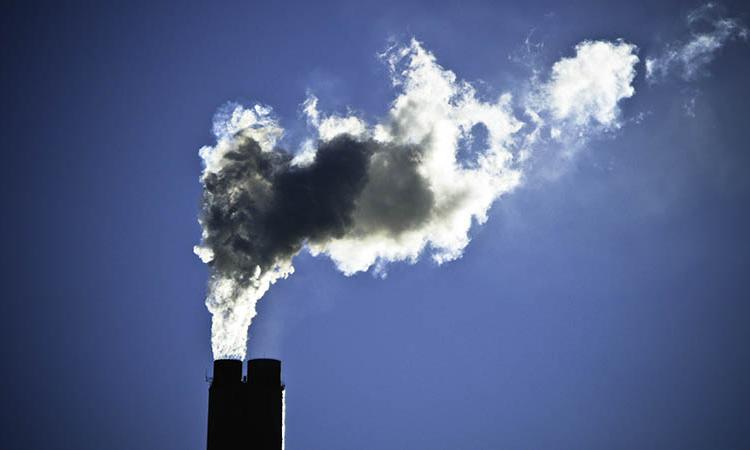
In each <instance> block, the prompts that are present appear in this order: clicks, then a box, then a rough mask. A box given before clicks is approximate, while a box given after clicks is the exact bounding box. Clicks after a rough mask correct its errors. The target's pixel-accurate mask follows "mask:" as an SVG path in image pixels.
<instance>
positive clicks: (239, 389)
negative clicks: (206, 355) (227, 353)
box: [207, 359, 284, 450]
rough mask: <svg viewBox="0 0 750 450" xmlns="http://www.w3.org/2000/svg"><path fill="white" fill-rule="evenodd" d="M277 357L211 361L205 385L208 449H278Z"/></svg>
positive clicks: (280, 404) (280, 406)
mask: <svg viewBox="0 0 750 450" xmlns="http://www.w3.org/2000/svg"><path fill="white" fill-rule="evenodd" d="M283 391H284V385H283V384H282V383H281V361H279V360H276V359H251V360H249V361H248V362H247V377H246V378H245V379H243V377H242V361H237V360H228V359H220V360H216V361H214V376H213V379H212V380H211V386H210V387H209V389H208V446H207V448H208V450H281V448H282V439H283V436H282V423H283V417H282V414H283V398H282V396H283Z"/></svg>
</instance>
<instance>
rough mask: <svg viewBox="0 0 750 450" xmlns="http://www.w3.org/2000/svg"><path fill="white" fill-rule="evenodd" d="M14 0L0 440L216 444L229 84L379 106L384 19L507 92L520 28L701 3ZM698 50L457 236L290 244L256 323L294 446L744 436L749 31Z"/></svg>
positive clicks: (5, 17) (674, 21) (646, 21)
mask: <svg viewBox="0 0 750 450" xmlns="http://www.w3.org/2000/svg"><path fill="white" fill-rule="evenodd" d="M26 3H27V2H15V4H10V5H9V4H7V3H5V4H4V5H3V6H2V9H1V10H0V58H1V59H0V60H1V61H2V68H1V69H0V81H1V83H0V93H1V96H0V99H2V121H1V122H0V126H1V127H2V133H0V143H1V144H2V152H3V162H4V166H3V169H4V170H3V176H2V177H0V180H1V181H0V183H2V196H3V199H2V200H3V205H4V207H5V213H4V214H3V220H2V227H3V236H4V240H3V254H4V257H3V258H2V259H1V260H2V269H3V270H2V273H3V286H4V287H5V289H4V294H3V298H4V300H3V302H2V303H0V305H2V306H1V308H2V310H1V312H2V313H1V315H0V317H1V320H2V324H1V326H0V333H2V336H1V337H2V342H3V345H2V347H1V348H2V349H3V354H2V364H3V366H2V376H3V383H2V388H0V394H1V395H2V397H0V398H2V418H0V423H1V424H2V425H1V427H2V429H1V430H0V447H2V448H3V449H6V450H16V449H48V450H52V449H70V448H75V449H112V450H116V449H136V448H137V449H163V450H166V449H201V448H204V447H205V431H206V411H207V390H208V385H207V384H206V383H205V381H204V375H205V372H206V370H207V369H208V368H209V367H210V361H211V355H210V342H209V326H210V315H209V313H208V312H207V311H206V309H205V307H204V306H203V294H204V292H205V279H206V268H205V266H204V265H203V264H202V263H201V262H200V261H199V260H198V258H197V257H195V256H194V255H193V254H192V246H193V245H194V244H196V243H197V242H198V240H199V237H200V229H199V226H198V224H197V222H196V215H197V212H198V203H199V197H200V185H199V183H198V176H199V173H200V170H201V167H200V161H199V158H198V154H197V151H198V149H199V148H200V147H201V146H202V145H206V144H211V143H212V142H213V137H212V135H211V132H210V131H211V119H212V116H213V114H214V112H215V111H216V109H217V108H218V107H220V106H221V105H222V104H224V103H225V102H227V101H241V102H252V101H260V102H263V103H266V104H269V105H272V106H273V107H274V108H275V111H276V113H277V114H278V116H280V117H281V119H282V123H283V125H284V126H285V127H286V128H287V129H288V130H289V131H290V139H291V140H292V141H294V139H298V138H299V137H300V136H301V133H302V132H303V131H304V121H303V120H301V119H300V117H299V104H300V103H301V102H302V101H303V100H304V98H305V93H306V90H308V89H310V90H312V91H313V92H315V93H316V94H317V95H318V96H319V97H320V101H321V108H322V109H323V110H328V111H345V108H346V107H347V106H351V107H353V108H355V109H356V110H358V111H361V112H362V113H363V114H365V115H366V116H367V117H371V118H372V117H378V116H379V115H382V114H383V112H384V111H386V110H387V108H388V104H389V102H390V101H391V99H392V98H393V93H392V91H391V89H390V86H389V81H388V76H387V72H386V70H385V68H384V66H383V65H382V64H381V63H380V62H378V60H377V58H376V57H375V55H376V53H377V52H378V51H381V50H383V49H384V48H385V46H386V44H387V41H388V39H389V38H391V37H395V38H399V39H405V38H408V37H410V36H412V35H414V36H416V37H417V38H419V39H420V40H422V41H423V42H424V43H425V46H426V47H427V48H429V49H430V50H432V51H434V52H435V54H436V55H437V57H438V60H439V61H440V63H441V64H443V65H444V66H445V67H448V68H450V69H452V70H454V71H456V72H457V74H458V75H459V76H460V77H462V78H465V79H467V80H479V79H481V80H484V81H485V82H486V83H487V86H489V87H490V90H491V91H492V90H494V91H493V92H499V91H501V90H511V91H512V90H513V89H514V86H516V85H517V84H518V82H519V81H520V80H522V79H523V78H524V77H525V76H526V75H527V74H526V72H524V70H523V68H522V67H520V66H519V65H515V64H513V63H511V62H510V61H509V60H508V55H509V54H513V53H514V52H517V51H518V49H519V48H520V45H521V44H522V42H523V40H524V38H526V36H527V35H528V34H529V32H530V30H532V29H535V30H536V31H535V32H534V36H535V37H536V38H537V39H539V40H541V41H543V42H544V45H545V47H544V51H543V53H542V55H541V57H542V59H543V62H544V63H545V65H549V64H551V63H552V62H554V61H555V60H557V59H559V58H560V57H561V56H569V55H571V54H572V51H571V48H572V46H573V45H575V44H576V43H577V42H579V41H580V40H582V39H586V38H591V39H613V38H618V37H622V38H624V39H626V40H627V41H629V42H632V43H635V44H637V45H638V46H639V48H640V55H641V56H642V57H643V56H645V55H648V54H650V52H655V51H657V49H658V48H661V47H660V46H661V45H662V44H663V43H664V42H667V41H671V40H673V39H675V38H678V37H681V36H684V33H685V30H684V24H683V21H682V20H683V19H682V18H683V17H684V15H685V13H686V12H687V11H688V10H689V9H690V8H692V7H694V6H697V5H699V3H694V4H685V3H683V2H635V3H634V2H610V4H606V3H604V2H580V1H579V2H568V4H567V5H565V6H560V5H558V2H534V1H527V2H513V4H502V3H500V2H487V3H471V2H469V3H467V2H445V3H443V4H440V5H436V4H433V2H424V3H420V2H403V1H399V2H369V3H368V4H364V3H360V2H342V3H327V4H322V3H321V2H300V3H299V4H290V3H288V2H283V4H282V3H281V2H276V3H274V2H236V3H223V4H221V5H209V4H208V3H206V4H203V5H198V4H195V5H178V4H176V3H175V4H173V5H168V4H158V5H153V4H146V3H144V4H141V5H137V6H133V5H130V6H106V7H105V6H103V3H101V2H91V3H79V4H76V5H75V6H72V5H67V6H61V5H59V4H57V3H51V4H48V5H44V4H40V3H38V4H36V5H29V4H26ZM105 3H107V2H105ZM725 6H726V7H727V11H728V12H729V13H730V14H732V15H735V16H740V17H744V18H745V20H746V21H747V18H748V17H747V16H748V12H749V11H748V10H747V8H746V7H745V9H743V6H742V3H741V2H736V3H725ZM709 70H710V72H711V75H710V76H705V77H702V78H700V79H699V80H697V81H696V82H693V83H685V82H683V81H680V80H678V79H673V80H671V81H670V82H668V83H665V84H663V85H657V86H649V85H647V84H646V83H645V81H644V79H643V72H644V67H643V65H642V64H639V66H638V72H639V75H638V77H637V79H636V82H635V88H636V95H635V97H633V98H632V99H630V100H627V101H625V102H624V103H623V114H624V117H625V118H626V119H628V118H632V117H635V116H636V115H637V114H638V113H641V112H643V113H647V114H646V116H645V120H644V121H643V122H642V123H640V124H635V123H630V124H628V125H627V126H625V127H624V128H623V129H622V130H621V131H619V132H618V133H617V134H616V136H612V137H608V138H605V139H601V140H597V141H594V142H592V143H591V144H590V145H589V148H588V149H587V150H586V151H585V152H583V153H581V154H580V156H579V157H578V158H577V159H576V160H575V163H574V164H573V165H572V166H571V167H570V168H569V169H568V170H567V171H566V173H564V174H563V176H562V177H561V178H559V179H558V180H556V181H554V182H546V183H543V182H540V181H538V180H531V181H530V182H529V183H528V184H527V185H526V186H524V187H523V188H521V189H519V190H518V191H517V192H515V193H513V194H511V195H510V196H508V197H506V198H504V199H502V200H501V201H500V202H499V203H498V204H496V206H495V207H494V208H493V209H492V211H491V213H490V220H489V222H488V223H487V224H485V225H483V226H478V227H475V229H474V230H473V236H474V238H473V242H472V243H471V244H470V245H469V247H468V248H467V251H466V254H465V256H464V257H463V258H462V259H461V260H459V261H456V262H453V263H450V264H447V265H445V266H442V267H437V266H436V265H435V264H433V263H431V262H429V261H423V262H420V263H418V264H416V265H415V266H409V265H405V264H397V265H394V266H392V267H391V268H390V270H389V275H388V277H387V279H385V280H381V279H377V278H375V277H373V276H371V275H369V274H361V275H357V276H354V277H350V278H346V277H344V276H341V275H340V274H339V273H337V272H336V271H335V269H334V268H333V265H332V264H331V263H330V262H329V261H327V260H325V259H314V258H312V257H310V256H309V255H303V256H301V257H299V258H298V259H297V273H296V274H295V275H294V276H293V277H292V278H290V279H289V280H285V281H283V282H280V283H279V284H278V285H277V286H275V287H274V288H273V289H272V291H271V292H270V293H269V294H268V296H267V298H265V299H264V300H263V301H262V303H261V304H260V308H259V310H260V315H259V316H258V318H257V320H256V323H255V325H254V327H253V330H252V332H251V350H250V351H251V356H269V357H279V358H282V359H283V362H284V372H285V382H286V384H287V387H288V389H287V394H288V401H287V447H286V448H287V449H288V450H301V449H327V450H334V449H407V448H408V449H413V450H417V449H424V450H428V449H467V450H470V449H602V448H607V449H623V450H625V449H635V448H640V449H707V448H711V449H740V448H750V407H749V406H748V405H750V383H749V381H748V380H750V351H749V350H748V347H747V343H748V342H750V327H749V326H748V325H749V324H748V320H749V319H750V304H749V303H748V302H749V301H750V277H749V276H748V275H749V274H750V265H749V264H748V259H749V258H750V239H748V230H750V211H749V210H748V205H749V204H750V177H748V175H747V171H748V167H750V166H749V164H750V152H748V150H750V149H749V148H748V137H747V134H748V130H750V106H748V103H747V99H748V98H750V86H749V85H748V83H747V80H749V79H750V47H749V46H747V45H745V44H741V43H733V44H730V45H729V46H727V47H726V48H725V49H724V50H723V51H722V52H721V53H720V54H719V56H718V58H717V60H716V61H714V63H712V64H711V66H710V67H709ZM693 93H698V94H697V97H696V99H697V100H696V109H695V112H696V117H694V118H691V117H688V116H686V115H685V114H684V112H683V104H684V102H685V100H686V98H687V96H688V95H692V94H693Z"/></svg>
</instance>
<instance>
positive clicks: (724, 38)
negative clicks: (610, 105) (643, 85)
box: [646, 3, 749, 83]
mask: <svg viewBox="0 0 750 450" xmlns="http://www.w3.org/2000/svg"><path fill="white" fill-rule="evenodd" d="M685 22H686V25H687V27H688V29H689V31H690V36H689V37H688V38H687V39H684V40H680V41H675V42H672V43H669V44H667V45H666V48H664V49H663V50H662V51H661V53H660V54H658V55H655V56H651V57H649V58H646V79H648V80H649V81H650V82H652V83H655V82H659V81H663V80H664V79H665V78H666V77H667V76H668V75H669V74H670V73H673V72H676V73H678V74H679V75H680V76H681V77H682V78H683V79H684V80H686V81H690V80H693V79H695V78H696V77H697V76H698V75H699V74H701V73H703V72H702V71H703V69H704V67H705V66H706V65H707V64H708V63H710V62H711V61H713V60H714V58H715V57H716V55H717V54H718V53H719V51H720V50H721V49H722V48H724V47H725V46H726V45H727V44H728V43H729V42H731V41H735V40H742V41H745V42H747V39H748V35H749V32H748V29H747V27H746V26H745V25H743V23H742V22H741V21H740V20H739V19H737V18H734V17H724V16H723V15H722V13H721V8H720V7H719V5H717V4H716V3H706V4H705V5H703V6H700V7H698V8H696V9H694V10H692V11H691V12H689V13H688V15H687V17H686V18H685Z"/></svg>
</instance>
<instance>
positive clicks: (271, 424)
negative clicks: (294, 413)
mask: <svg viewBox="0 0 750 450" xmlns="http://www.w3.org/2000/svg"><path fill="white" fill-rule="evenodd" d="M283 390H284V385H282V384H281V361H279V360H276V359H251V360H249V361H248V362H247V418H246V419H245V420H246V423H247V425H248V441H249V442H250V445H249V446H248V448H252V449H259V450H260V449H262V450H280V449H281V448H282V445H281V443H282V439H283V436H282V424H283V417H282V416H283V406H282V403H283V399H282V396H283V395H284V393H283Z"/></svg>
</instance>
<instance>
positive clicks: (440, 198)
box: [195, 40, 638, 359]
mask: <svg viewBox="0 0 750 450" xmlns="http://www.w3.org/2000/svg"><path fill="white" fill-rule="evenodd" d="M600 44H601V45H600ZM595 45H598V47H596V48H595V50H597V51H598V52H599V56H601V54H603V55H604V56H606V57H610V56H611V57H612V58H621V57H622V58H625V59H624V61H625V63H623V64H620V65H615V66H613V67H614V68H611V67H610V68H607V67H605V68H604V69H602V70H601V71H600V72H596V73H594V74H593V76H594V78H596V80H595V81H596V82H594V83H593V84H591V86H594V87H597V86H600V85H602V86H604V88H603V89H602V90H603V91H604V92H603V95H604V98H603V99H602V100H601V101H595V102H589V103H591V104H592V106H591V108H607V110H608V111H613V113H612V114H611V116H610V115H608V116H606V117H605V119H606V120H611V121H614V120H615V119H616V115H617V113H619V110H618V109H617V108H616V105H617V102H618V101H619V100H620V99H621V98H624V97H628V96H630V95H632V92H628V93H626V94H629V95H611V92H609V91H607V89H609V88H610V86H619V85H618V84H617V83H613V82H611V80H612V79H617V80H620V79H623V78H622V74H620V73H619V72H617V71H618V70H620V69H621V68H622V67H624V68H625V69H627V70H628V73H627V75H626V76H625V78H624V80H625V82H626V84H627V87H628V88H630V82H631V81H632V77H633V74H634V72H633V69H632V67H633V65H634V64H635V63H636V62H637V61H638V58H637V57H635V56H634V54H633V53H634V52H635V47H634V46H630V45H629V44H624V43H617V44H612V43H600V42H588V43H582V44H581V45H580V46H579V47H577V48H576V50H577V56H576V57H575V58H569V59H568V60H566V61H568V62H567V63H566V69H567V70H568V71H572V72H573V73H572V74H569V75H570V76H574V77H575V76H580V77H582V78H584V79H583V81H584V82H585V81H586V79H585V78H586V77H589V78H591V75H590V74H589V73H586V72H585V71H583V72H582V73H577V72H575V71H576V70H579V71H580V70H581V69H580V67H583V68H585V69H590V65H586V64H577V63H578V62H580V58H583V59H585V58H586V57H587V56H586V55H587V54H586V52H588V51H590V50H591V46H595ZM594 53H596V52H594ZM381 56H382V59H383V60H384V61H385V62H386V64H388V66H389V68H390V71H391V76H392V82H393V85H394V87H395V88H396V89H397V90H398V92H399V93H398V95H397V97H396V98H395V100H394V101H393V103H392V107H391V109H390V111H389V113H388V114H387V116H386V117H385V118H384V119H383V120H382V121H380V122H379V123H376V124H375V125H373V126H370V125H368V124H367V123H365V122H364V120H362V119H360V118H359V117H356V116H353V115H351V116H336V115H333V116H325V115H323V114H321V113H320V112H319V111H318V109H317V99H316V98H315V97H310V98H308V100H307V101H306V102H305V104H304V106H305V108H304V109H305V113H306V115H307V118H308V122H309V123H310V125H311V126H312V127H313V128H314V129H315V130H316V133H317V136H316V137H315V138H312V139H310V140H308V141H306V142H305V143H304V145H303V148H302V151H300V152H298V153H296V154H292V153H290V152H288V151H286V150H283V149H281V148H278V147H277V144H278V142H279V139H280V138H281V136H282V134H283V129H282V128H281V126H280V125H279V123H278V121H277V120H276V119H275V118H274V117H273V115H272V111H271V109H270V108H267V107H262V106H254V107H252V108H244V107H242V106H240V105H234V106H230V107H227V108H225V110H223V111H222V112H221V113H220V114H218V115H217V116H216V119H215V123H214V133H215V135H216V137H217V143H216V145H214V146H211V147H204V148H202V149H201V151H200V155H201V157H202V158H203V161H204V164H205V169H204V172H203V175H202V177H201V181H202V183H203V186H204V192H203V208H202V212H201V216H200V223H201V225H202V227H203V234H202V242H201V244H200V245H199V246H196V247H195V253H196V254H197V255H198V256H199V257H200V258H201V259H202V260H203V261H204V262H206V263H207V264H209V266H210V279H209V283H208V295H207V299H206V304H207V306H208V309H209V310H210V312H211V313H212V314H213V323H212V347H213V353H214V358H217V359H218V358H236V359H242V358H243V357H244V356H245V352H246V339H247V329H248V327H249V325H250V322H251V320H252V318H253V317H254V315H255V304H256V302H257V301H258V300H259V299H260V298H261V297H262V296H263V294H264V293H265V292H266V291H267V290H268V289H269V287H270V286H271V285H272V284H273V283H275V282H276V281H277V280H279V279H280V278H284V277H287V276H289V275H290V274H291V273H293V271H294V267H293V264H292V261H293V258H294V256H295V255H297V254H298V253H299V252H300V251H302V250H303V249H306V250H307V251H309V252H310V253H311V254H313V255H325V256H327V257H329V258H330V259H331V260H332V261H333V262H334V263H335V264H336V267H337V268H338V269H339V270H340V271H341V272H343V273H344V274H346V275H351V274H354V273H357V272H361V271H367V270H371V269H372V270H374V271H375V272H376V273H377V272H380V273H382V272H383V270H384V267H385V265H386V264H388V263H390V262H394V261H408V262H415V261H417V259H418V258H419V257H420V256H421V255H423V254H429V255H430V256H431V258H432V259H433V260H434V261H435V262H437V263H438V264H441V263H444V262H446V261H451V260H454V259H456V258H459V257H460V256H461V255H462V253H463V250H464V248H465V247H466V246H467V245H468V243H469V240H470V239H469V230H470V228H471V226H472V224H473V223H479V224H481V223H483V222H485V221H486V220H487V212H488V210H489V208H490V207H491V205H492V204H493V202H494V201H496V200H497V199H498V198H499V197H500V196H502V195H503V194H506V193H509V192H511V191H512V190H513V189H514V188H516V187H517V186H519V184H520V183H521V180H522V170H523V167H524V166H523V161H526V160H527V159H528V155H529V152H530V151H531V149H530V148H526V147H528V146H529V145H530V144H533V143H535V142H536V141H537V140H538V139H537V138H536V137H535V136H537V135H538V134H539V132H540V129H541V127H543V126H551V125H545V123H546V122H550V123H551V124H554V125H555V126H557V127H560V126H563V125H564V124H565V123H566V122H565V121H566V120H568V121H569V118H568V117H566V116H565V114H562V115H561V114H560V112H559V110H558V109H557V108H556V105H555V101H559V99H560V98H562V97H560V95H562V94H565V92H562V94H561V93H560V91H559V90H558V91H555V90H554V89H556V88H557V87H558V84H559V79H560V77H559V76H558V77H557V78H555V77H554V76H553V77H552V78H551V79H550V81H549V82H548V83H546V84H540V85H539V86H538V87H537V90H538V92H537V93H536V95H534V96H533V98H534V99H535V100H534V102H530V103H529V104H528V105H526V109H527V114H528V115H530V116H531V117H532V119H533V126H529V125H526V124H524V122H523V121H522V120H520V119H519V118H517V117H515V116H514V114H513V111H512V101H513V98H512V97H511V95H510V94H507V93H505V94H502V95H500V96H499V97H498V98H496V99H494V100H490V101H484V100H482V99H480V98H478V95H477V93H476V91H475V89H474V88H473V87H472V86H471V85H470V84H469V83H466V82H463V81H459V80H458V79H457V78H456V76H455V74H454V73H453V72H451V71H449V70H446V69H444V68H443V67H441V66H440V65H438V64H437V62H436V60H435V57H434V56H433V55H432V54H431V53H430V52H428V51H426V50H425V49H424V48H423V47H422V45H421V44H420V43H419V42H417V41H414V40H413V41H412V42H411V43H410V44H409V45H407V46H394V47H392V48H391V49H389V50H388V51H387V52H385V53H384V54H383V55H381ZM589 71H590V70H589ZM618 77H619V78H618ZM597 80H598V81H597ZM602 80H603V81H602ZM574 87H575V86H574ZM561 89H565V86H563V87H562V88H561ZM630 89H631V90H632V88H630ZM579 91H580V90H579ZM579 91H575V90H574V91H571V92H572V93H571V95H572V96H573V97H575V96H584V95H586V96H590V95H592V94H591V89H587V90H584V91H580V92H579ZM594 94H596V92H594ZM539 99H542V100H539ZM544 99H549V100H544ZM570 100H571V101H576V98H572V99H570ZM578 113H580V114H583V112H580V111H576V114H578ZM587 123H588V122H585V123H579V122H576V123H575V125H576V127H578V128H577V129H579V133H580V127H582V126H584V125H586V124H587ZM477 125H481V126H483V127H484V128H485V129H486V131H487V138H486V141H485V144H484V146H483V147H482V148H479V149H475V150H472V148H474V147H476V146H474V147H472V146H468V145H467V144H468V143H469V142H470V141H471V139H472V130H473V129H474V127H475V126H477ZM530 136H531V137H533V139H531V138H529V137H530ZM522 147H523V148H522ZM459 150H461V152H462V154H461V155H462V156H461V157H460V158H459Z"/></svg>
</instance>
